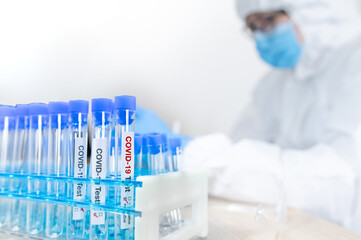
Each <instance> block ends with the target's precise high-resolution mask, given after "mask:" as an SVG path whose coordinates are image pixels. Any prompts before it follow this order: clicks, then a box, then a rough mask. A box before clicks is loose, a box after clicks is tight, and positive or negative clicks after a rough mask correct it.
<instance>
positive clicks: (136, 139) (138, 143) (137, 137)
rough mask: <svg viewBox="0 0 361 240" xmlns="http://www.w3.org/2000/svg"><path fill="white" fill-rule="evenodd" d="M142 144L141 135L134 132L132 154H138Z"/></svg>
mask: <svg viewBox="0 0 361 240" xmlns="http://www.w3.org/2000/svg"><path fill="white" fill-rule="evenodd" d="M142 144H143V135H142V134H139V133H136V134H135V135H134V154H140V152H141V149H142Z"/></svg>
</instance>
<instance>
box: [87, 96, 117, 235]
mask: <svg viewBox="0 0 361 240" xmlns="http://www.w3.org/2000/svg"><path fill="white" fill-rule="evenodd" d="M112 107H113V104H112V100H111V99H107V98H96V99H93V100H92V133H91V134H92V145H91V160H90V167H91V171H90V173H91V178H92V179H105V178H107V177H109V172H108V165H109V150H110V139H111V125H112ZM106 195H107V188H106V186H104V185H101V184H99V183H96V182H95V183H94V184H93V185H92V187H91V200H92V203H93V204H102V205H104V204H105V201H106V197H107V196H106ZM90 224H91V230H90V239H108V224H107V215H106V213H105V212H104V211H98V210H93V209H91V211H90Z"/></svg>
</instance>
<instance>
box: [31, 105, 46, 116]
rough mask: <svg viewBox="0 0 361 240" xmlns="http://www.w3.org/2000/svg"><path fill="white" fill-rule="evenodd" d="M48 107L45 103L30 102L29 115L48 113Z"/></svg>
mask: <svg viewBox="0 0 361 240" xmlns="http://www.w3.org/2000/svg"><path fill="white" fill-rule="evenodd" d="M48 114H49V107H48V104H46V103H30V104H29V115H48Z"/></svg>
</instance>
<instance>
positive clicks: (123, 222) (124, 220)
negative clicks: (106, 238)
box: [120, 214, 133, 229]
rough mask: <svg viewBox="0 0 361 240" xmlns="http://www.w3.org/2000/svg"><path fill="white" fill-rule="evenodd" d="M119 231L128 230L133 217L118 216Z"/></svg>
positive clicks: (126, 215) (127, 215) (131, 225)
mask: <svg viewBox="0 0 361 240" xmlns="http://www.w3.org/2000/svg"><path fill="white" fill-rule="evenodd" d="M120 218H121V219H120V229H129V228H132V227H133V215H129V214H120Z"/></svg>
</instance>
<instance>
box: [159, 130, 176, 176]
mask: <svg viewBox="0 0 361 240" xmlns="http://www.w3.org/2000/svg"><path fill="white" fill-rule="evenodd" d="M160 135H161V137H162V155H163V158H164V168H165V171H167V172H172V171H173V165H172V164H171V162H170V154H168V137H167V134H165V133H161V134H160Z"/></svg>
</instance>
